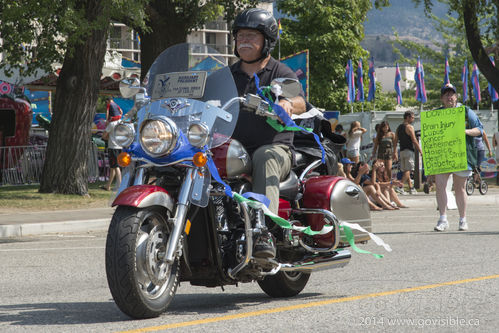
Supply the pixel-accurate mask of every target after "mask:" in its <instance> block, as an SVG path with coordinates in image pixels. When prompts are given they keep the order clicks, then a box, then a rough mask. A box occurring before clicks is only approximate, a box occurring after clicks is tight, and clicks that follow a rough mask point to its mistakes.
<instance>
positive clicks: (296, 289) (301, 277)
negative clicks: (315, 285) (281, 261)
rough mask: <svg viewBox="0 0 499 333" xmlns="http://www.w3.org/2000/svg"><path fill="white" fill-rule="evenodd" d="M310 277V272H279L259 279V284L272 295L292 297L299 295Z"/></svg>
mask: <svg viewBox="0 0 499 333" xmlns="http://www.w3.org/2000/svg"><path fill="white" fill-rule="evenodd" d="M309 278H310V273H303V272H278V273H277V274H276V275H268V276H266V277H265V278H264V279H263V280H260V281H258V285H259V286H260V288H262V290H263V291H264V292H265V293H266V294H267V295H269V296H270V297H276V298H277V297H292V296H296V295H298V294H299V293H300V292H301V291H302V290H303V289H304V288H305V285H306V284H307V282H308V279H309Z"/></svg>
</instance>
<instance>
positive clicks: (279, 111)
mask: <svg viewBox="0 0 499 333" xmlns="http://www.w3.org/2000/svg"><path fill="white" fill-rule="evenodd" d="M253 75H254V77H255V85H256V91H257V93H258V95H259V96H260V97H261V98H263V99H264V100H265V101H266V102H267V103H269V105H270V106H271V108H272V111H274V112H275V114H276V115H277V116H278V117H279V119H280V120H281V121H282V122H283V123H284V126H282V125H280V124H278V123H277V122H276V121H275V120H273V119H270V118H269V119H267V123H268V124H269V125H270V126H272V127H273V128H274V129H275V130H276V131H279V132H282V131H283V130H288V131H301V132H302V133H305V134H312V135H313V136H314V139H315V142H317V144H318V145H319V148H320V149H321V153H322V160H321V161H322V163H325V161H326V160H325V156H326V151H325V150H324V147H323V146H322V144H321V140H320V138H319V136H318V135H317V134H315V133H314V132H312V131H311V130H307V129H305V128H303V127H300V126H298V125H297V124H296V123H295V122H294V120H293V119H291V117H290V116H289V115H288V113H287V112H286V111H285V110H284V109H283V108H282V106H280V105H279V104H276V103H274V102H273V101H272V100H270V99H269V98H267V96H265V93H264V92H263V91H262V89H261V88H260V79H259V78H258V75H256V74H253ZM276 125H277V126H276Z"/></svg>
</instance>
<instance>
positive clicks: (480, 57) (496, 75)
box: [463, 0, 499, 91]
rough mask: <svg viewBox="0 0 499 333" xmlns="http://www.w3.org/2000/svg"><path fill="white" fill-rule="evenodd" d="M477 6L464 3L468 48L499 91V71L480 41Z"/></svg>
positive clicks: (474, 0)
mask: <svg viewBox="0 0 499 333" xmlns="http://www.w3.org/2000/svg"><path fill="white" fill-rule="evenodd" d="M476 6H477V4H476V0H465V1H464V2H463V14H464V26H465V28H466V38H467V40H468V47H469V49H470V52H471V55H472V56H473V60H475V62H476V64H477V66H478V68H479V69H480V72H481V73H482V74H483V75H484V76H485V78H486V79H487V81H489V83H490V84H491V85H492V86H493V87H494V89H495V90H496V91H499V69H498V68H496V67H494V66H493V65H492V62H490V59H489V56H488V55H487V53H486V52H485V48H484V47H483V44H482V40H481V39H480V29H479V28H478V21H477V8H476Z"/></svg>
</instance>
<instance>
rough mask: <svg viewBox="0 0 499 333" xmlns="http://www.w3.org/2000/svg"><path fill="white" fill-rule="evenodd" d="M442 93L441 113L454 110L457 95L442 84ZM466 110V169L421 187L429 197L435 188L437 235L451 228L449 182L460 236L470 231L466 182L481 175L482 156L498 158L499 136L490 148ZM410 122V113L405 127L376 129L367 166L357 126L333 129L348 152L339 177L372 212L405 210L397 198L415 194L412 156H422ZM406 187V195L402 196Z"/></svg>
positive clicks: (433, 178) (473, 116) (361, 131)
mask: <svg viewBox="0 0 499 333" xmlns="http://www.w3.org/2000/svg"><path fill="white" fill-rule="evenodd" d="M440 93H441V94H440V96H441V97H440V100H441V102H442V107H441V109H443V108H454V107H457V92H456V88H455V87H454V86H453V85H452V84H450V83H447V84H445V85H444V86H443V87H442V89H441V92H440ZM465 110H466V112H465V124H466V128H465V137H466V151H467V162H468V166H467V168H466V169H465V170H459V171H456V172H451V173H444V174H438V175H434V176H428V177H427V179H426V181H425V183H424V186H423V191H424V192H425V193H429V191H430V190H431V189H432V188H433V187H435V191H436V199H437V206H438V211H439V215H440V216H439V219H438V221H437V225H436V226H435V228H434V229H435V231H445V230H447V229H448V228H449V222H448V220H447V201H448V198H447V182H448V180H449V178H450V176H452V177H453V183H454V185H453V188H454V193H455V196H456V204H457V208H458V212H459V220H458V230H460V231H465V230H468V223H467V220H466V192H465V183H466V179H467V178H468V177H470V176H471V175H472V170H473V169H476V170H477V171H478V172H480V171H481V169H480V163H481V162H482V161H484V160H485V159H486V156H487V157H492V156H493V153H495V156H496V159H497V158H498V157H499V132H497V133H495V134H494V135H493V136H492V147H491V145H490V142H489V140H488V138H487V134H486V133H485V131H484V130H483V125H482V123H481V122H480V120H479V118H478V116H477V115H476V113H474V112H473V111H472V110H471V109H470V108H468V107H466V108H465ZM413 122H414V113H413V112H411V111H407V112H405V113H404V120H403V123H402V124H400V125H399V126H398V127H397V129H396V131H395V132H392V130H391V129H390V125H389V124H388V122H387V121H383V122H381V123H379V124H376V126H375V134H374V135H373V151H372V155H371V158H370V159H367V158H364V160H367V163H366V162H364V161H359V155H360V154H359V148H358V147H360V142H361V138H362V135H363V134H364V133H366V132H367V131H366V130H365V129H364V128H362V127H361V125H360V123H359V122H357V121H354V122H352V123H351V126H350V129H349V131H348V132H343V128H342V127H339V126H337V129H336V133H338V134H342V135H344V136H345V137H346V139H347V143H346V147H345V149H344V151H343V152H342V155H341V156H340V158H341V163H340V164H341V168H340V175H341V176H343V177H346V178H348V179H350V180H351V181H353V182H355V183H356V184H359V185H360V186H362V188H363V190H364V192H365V193H366V195H367V197H368V199H369V206H370V207H371V210H382V209H386V210H393V209H399V208H404V207H405V205H404V204H403V203H402V202H400V200H399V197H398V194H408V193H409V194H414V193H416V190H415V189H414V187H413V185H412V180H411V173H412V172H414V167H415V163H414V158H415V152H416V150H417V151H418V152H419V153H420V154H421V155H422V150H421V146H420V145H419V142H418V139H417V137H416V135H415V131H414V127H413V125H412V123H413ZM338 127H339V130H338ZM493 149H494V150H495V151H493ZM487 151H488V153H487ZM486 153H487V154H486ZM361 160H362V159H361ZM397 161H398V162H399V170H400V171H399V175H398V176H399V177H392V167H393V165H394V163H395V162H397ZM369 164H371V166H370V165H369ZM399 179H400V180H399ZM406 184H407V189H408V190H407V192H406V191H405V190H404V186H405V185H406Z"/></svg>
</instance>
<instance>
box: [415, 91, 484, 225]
mask: <svg viewBox="0 0 499 333" xmlns="http://www.w3.org/2000/svg"><path fill="white" fill-rule="evenodd" d="M440 100H441V101H442V104H443V107H442V108H440V109H437V110H433V111H424V112H422V113H421V135H422V136H421V142H422V145H423V161H424V163H425V170H427V173H428V174H435V175H436V176H435V183H436V192H437V204H438V209H439V211H440V218H439V219H438V222H437V225H436V226H435V228H434V230H435V231H445V230H447V229H448V228H449V222H448V221H447V214H446V210H447V192H446V188H447V181H448V180H449V176H450V175H451V174H452V177H453V179H454V192H455V195H456V204H457V207H458V210H459V230H460V231H465V230H468V224H467V222H466V192H465V183H466V178H468V177H469V176H471V174H472V171H471V170H472V169H473V167H474V166H476V163H477V161H476V156H477V155H476V147H475V144H474V139H473V137H476V136H482V133H483V125H482V123H481V122H480V120H479V119H478V117H477V115H476V114H475V112H473V111H472V110H471V109H469V108H468V107H465V106H461V107H456V106H457V93H456V88H455V87H454V86H453V85H452V84H450V83H447V84H445V85H444V86H443V87H442V89H441V90H440ZM463 131H464V134H465V136H464V138H463Z"/></svg>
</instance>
